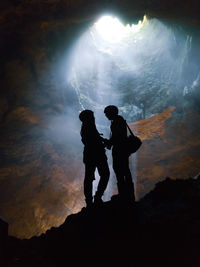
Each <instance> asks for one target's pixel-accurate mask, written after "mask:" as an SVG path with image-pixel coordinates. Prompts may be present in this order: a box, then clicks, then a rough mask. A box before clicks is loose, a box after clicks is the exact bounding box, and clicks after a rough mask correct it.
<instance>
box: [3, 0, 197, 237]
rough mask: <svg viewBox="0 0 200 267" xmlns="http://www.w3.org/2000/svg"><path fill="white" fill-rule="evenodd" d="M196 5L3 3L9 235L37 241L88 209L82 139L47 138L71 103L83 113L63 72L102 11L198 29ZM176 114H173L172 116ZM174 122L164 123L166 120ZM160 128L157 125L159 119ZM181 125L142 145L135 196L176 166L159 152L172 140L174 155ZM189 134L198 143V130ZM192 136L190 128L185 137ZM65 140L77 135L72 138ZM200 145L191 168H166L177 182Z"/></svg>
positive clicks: (5, 208)
mask: <svg viewBox="0 0 200 267" xmlns="http://www.w3.org/2000/svg"><path fill="white" fill-rule="evenodd" d="M197 4H198V3H197V1H192V2H191V1H184V3H183V1H181V2H179V1H173V0H171V1H162V3H160V2H159V1H156V0H155V1H123V3H122V2H121V1H101V3H100V2H98V1H87V4H86V3H85V1H82V0H79V1H56V0H51V1H50V0H49V1H45V2H43V3H41V1H36V0H35V1H25V0H24V1H23V0H22V1H7V2H1V3H0V7H1V16H0V33H1V39H2V41H1V53H2V57H1V71H0V77H1V91H0V121H1V125H0V126H1V128H0V134H1V140H0V157H1V162H0V215H1V216H3V217H4V218H5V219H6V220H7V221H8V223H9V233H10V235H14V236H18V237H21V238H25V237H26V238H29V237H31V236H33V235H39V234H41V233H43V232H45V231H46V230H47V229H49V228H50V227H51V226H58V225H60V224H61V223H62V222H63V221H64V219H65V218H66V216H67V215H68V214H70V213H72V212H75V211H76V210H78V209H80V208H81V206H82V205H83V191H82V176H83V165H82V162H81V150H80V149H75V148H74V147H75V146H74V144H75V143H77V142H80V140H79V133H78V132H75V133H74V132H73V133H71V132H70V129H69V131H67V132H65V131H64V134H63V135H64V137H62V138H61V139H60V140H55V139H52V136H51V134H49V133H51V131H52V127H53V126H52V124H51V122H52V118H54V119H55V120H57V118H60V115H62V116H63V117H65V115H66V112H67V111H68V110H67V107H68V106H70V103H72V102H73V103H74V106H75V110H76V111H77V114H78V111H79V110H80V106H79V103H78V100H77V97H76V94H75V92H74V93H73V90H72V88H70V86H69V85H66V82H65V70H66V69H65V68H63V66H64V65H65V64H66V68H67V66H68V61H67V59H68V53H69V52H70V49H71V47H72V45H73V44H74V42H75V40H76V38H78V36H79V35H80V34H81V33H82V32H83V30H85V29H86V28H87V27H88V25H90V24H91V23H92V22H93V21H94V20H95V18H96V17H97V16H98V15H99V14H101V13H102V12H103V10H111V9H112V10H114V11H115V12H116V13H119V14H120V16H121V17H122V18H123V19H124V21H126V22H131V21H132V20H134V18H135V17H137V18H138V17H141V16H143V15H144V13H148V14H149V15H150V16H157V17H163V18H164V19H167V18H168V19H171V20H174V21H175V22H176V23H177V21H178V22H179V21H180V23H182V21H187V23H189V24H192V25H195V27H196V25H198V23H199V21H198V15H197V14H198V12H197V11H198V10H197ZM188 7H189V8H188ZM180 9H181V12H180ZM195 14H196V15H195ZM191 17H192V19H191ZM69 62H70V60H69ZM61 63H62V64H61ZM63 64H64V65H63ZM61 66H62V67H61ZM68 92H70V94H69V93H68ZM174 112H175V111H170V114H171V115H170V116H169V118H172V117H173V115H172V114H175V113H174ZM195 112H196V111H195ZM188 114H190V115H188V116H190V117H189V118H188V120H189V121H190V122H192V121H193V123H195V122H196V121H197V120H198V119H199V115H198V113H188ZM191 114H196V115H194V116H193V115H191ZM195 116H196V117H195ZM169 118H168V117H167V118H166V121H167V122H168V120H169ZM175 118H176V116H175V117H174V120H175V121H173V120H172V121H173V123H172V122H171V124H169V127H168V128H167V126H166V125H168V124H167V122H166V124H163V127H164V128H165V127H166V131H165V132H166V133H167V134H166V135H165V138H167V137H166V136H170V133H169V132H168V131H170V129H171V127H172V128H173V127H175V126H174V125H176V119H175ZM191 118H193V119H191ZM163 120H164V121H165V119H163ZM186 122H187V120H185V121H184V122H183V125H184V124H185V123H186ZM155 124H156V122H155ZM155 124H154V125H153V126H149V125H148V121H146V120H145V121H143V122H139V126H137V127H138V133H139V134H140V135H141V132H143V131H146V129H147V128H148V129H149V131H150V132H154V131H157V130H156V129H157V128H156V126H155ZM157 125H160V121H159V120H158V121H157ZM140 127H141V128H140ZM142 127H143V128H142ZM151 127H153V128H151ZM182 127H183V126H180V129H179V130H178V129H176V131H175V132H173V135H172V137H170V138H169V139H167V140H168V141H166V139H163V136H164V135H162V138H161V139H160V137H159V136H157V135H153V136H151V137H148V136H146V137H145V136H143V137H142V138H143V140H144V144H143V148H142V149H141V151H140V152H139V154H138V163H139V166H138V169H139V171H138V173H137V177H138V181H137V184H138V193H137V194H138V198H139V197H141V196H142V195H144V193H145V192H147V191H148V190H150V189H151V188H152V187H153V185H154V183H155V182H157V181H158V180H159V179H164V178H165V177H164V176H166V172H165V166H166V161H167V162H168V163H169V164H170V165H171V161H173V160H172V159H171V158H170V156H169V155H167V153H170V152H166V154H164V155H162V157H161V155H160V154H159V153H157V152H158V151H159V147H160V146H164V147H166V148H167V147H168V146H169V144H171V142H172V145H171V146H172V148H171V149H172V150H173V146H175V144H174V143H173V140H174V136H178V135H179V134H178V131H181V130H182ZM133 128H134V125H133ZM192 129H193V130H192V131H193V133H194V134H195V136H196V137H195V138H196V139H195V140H197V139H198V137H199V136H198V134H197V132H196V131H195V129H196V128H194V127H193V128H192ZM69 133H70V134H69ZM189 133H190V132H189V130H188V134H187V135H186V137H187V138H189V136H190V135H189ZM65 135H66V136H65ZM67 135H69V136H72V135H73V136H74V139H73V140H71V139H70V138H69V137H68V136H67ZM155 141H156V142H155ZM180 142H181V143H182V142H184V140H181V141H180ZM63 144H64V145H63ZM198 145H199V143H198V142H197V141H194V144H193V146H192V148H191V146H189V145H188V146H189V147H188V149H189V150H190V151H191V156H190V161H188V159H186V160H185V161H184V162H189V163H188V164H189V165H185V163H181V161H180V164H182V165H181V166H178V165H175V166H174V168H171V169H170V168H169V169H168V172H167V175H171V174H173V177H174V178H179V177H181V176H182V175H183V174H184V176H185V177H186V176H187V175H189V174H190V172H189V171H188V172H186V173H185V171H186V170H187V169H191V168H193V167H194V171H193V172H196V171H197V169H198V168H197V165H198V164H199V162H198V160H196V159H197V158H198V156H199V154H198V151H197V146H198ZM194 148H195V149H194ZM179 149H181V144H180V146H179ZM179 149H178V148H177V149H175V150H176V152H175V151H173V153H174V154H173V155H174V156H173V158H176V157H177V154H179ZM184 149H186V147H184ZM186 151H187V149H186ZM186 154H187V152H186V153H184V155H186ZM152 155H156V158H154V157H153V156H152ZM170 155H171V154H170ZM194 156H195V157H196V158H195V160H196V161H195V163H194V160H193V159H194ZM166 158H167V159H166ZM150 159H151V160H150ZM155 162H157V164H155ZM150 163H151V164H150ZM183 165H184V168H182V166H183ZM144 166H145V167H144ZM152 166H153V169H152ZM186 166H187V167H186ZM181 168H182V170H183V171H182V172H181V174H180V171H179V169H181ZM155 177H156V178H155ZM139 178H140V179H139Z"/></svg>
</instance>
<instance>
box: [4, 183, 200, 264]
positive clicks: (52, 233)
mask: <svg viewBox="0 0 200 267" xmlns="http://www.w3.org/2000/svg"><path fill="white" fill-rule="evenodd" d="M199 189H200V178H197V179H188V180H171V179H170V178H167V179H166V180H165V181H163V182H159V183H158V184H157V185H156V187H155V189H154V190H153V191H151V192H150V193H149V194H147V195H146V196H145V197H144V198H143V199H141V200H140V201H139V202H137V203H135V204H131V203H120V202H118V201H116V199H115V200H114V199H113V200H112V201H110V202H106V203H104V204H103V205H102V206H100V207H94V208H92V209H90V210H87V209H85V208H83V209H82V211H81V212H79V213H77V214H73V215H71V216H69V217H68V218H67V219H66V221H65V222H64V224H63V225H61V226H60V227H59V228H52V229H51V230H49V231H48V232H47V233H46V234H43V235H41V236H40V237H34V238H32V239H30V240H17V239H14V238H10V239H9V246H8V258H7V259H8V261H7V263H8V266H13V267H15V266H27V265H29V266H38V267H39V266H63V265H72V264H73V266H135V265H137V266H166V267H167V266H199V264H200V260H199V257H198V250H199V241H200V230H199V223H200V216H199V206H200V190H199ZM30 264H31V265H30Z"/></svg>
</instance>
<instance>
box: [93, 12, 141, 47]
mask: <svg viewBox="0 0 200 267" xmlns="http://www.w3.org/2000/svg"><path fill="white" fill-rule="evenodd" d="M94 26H95V28H96V30H97V32H98V33H99V35H100V36H101V37H102V38H103V39H104V40H105V41H108V42H110V43H116V42H120V41H121V40H122V39H123V38H124V37H125V36H127V34H128V33H130V32H132V31H135V32H137V31H138V30H139V29H140V28H141V27H142V22H141V21H139V22H138V24H137V25H134V24H133V25H131V26H130V25H126V26H124V25H123V24H122V23H121V22H120V21H119V19H117V18H115V17H111V16H103V17H102V18H100V19H99V20H98V21H97V22H96V23H95V24H94Z"/></svg>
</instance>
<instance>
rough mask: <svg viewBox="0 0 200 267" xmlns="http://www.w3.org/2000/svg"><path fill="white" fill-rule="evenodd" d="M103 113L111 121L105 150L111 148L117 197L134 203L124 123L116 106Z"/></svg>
mask: <svg viewBox="0 0 200 267" xmlns="http://www.w3.org/2000/svg"><path fill="white" fill-rule="evenodd" d="M104 113H105V115H106V117H107V118H108V119H109V120H111V126H110V129H111V137H110V139H109V141H108V142H107V148H111V147H112V157H113V169H114V172H115V175H116V178H117V187H118V192H119V197H120V198H121V199H123V200H133V201H134V200H135V195H134V184H133V181H132V176H131V172H130V169H129V159H128V158H129V156H128V153H127V151H126V140H127V126H126V121H125V120H124V119H123V117H122V116H120V115H118V108H117V107H116V106H112V105H111V106H107V107H106V108H105V109H104Z"/></svg>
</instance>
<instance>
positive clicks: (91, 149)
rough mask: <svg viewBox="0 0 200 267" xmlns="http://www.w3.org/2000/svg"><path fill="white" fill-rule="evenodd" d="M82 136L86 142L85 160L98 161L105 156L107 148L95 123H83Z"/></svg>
mask: <svg viewBox="0 0 200 267" xmlns="http://www.w3.org/2000/svg"><path fill="white" fill-rule="evenodd" d="M81 137H82V139H81V140H82V143H83V144H84V158H83V160H84V162H88V161H96V160H98V159H99V158H102V157H105V148H104V145H103V142H102V138H101V136H100V134H99V132H98V131H97V129H96V126H95V123H93V122H92V123H83V125H82V128H81Z"/></svg>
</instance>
